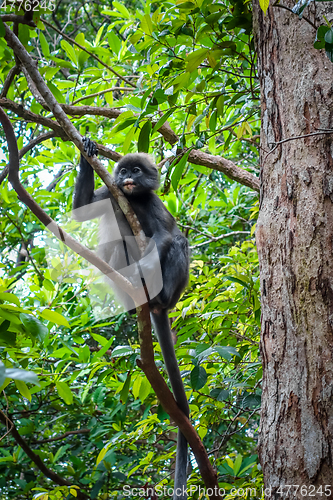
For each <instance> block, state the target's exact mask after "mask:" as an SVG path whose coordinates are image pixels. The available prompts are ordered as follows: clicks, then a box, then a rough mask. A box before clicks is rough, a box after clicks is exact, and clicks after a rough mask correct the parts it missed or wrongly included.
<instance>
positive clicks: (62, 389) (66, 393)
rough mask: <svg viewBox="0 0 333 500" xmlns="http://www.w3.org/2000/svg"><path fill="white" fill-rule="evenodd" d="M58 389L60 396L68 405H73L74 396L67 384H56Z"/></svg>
mask: <svg viewBox="0 0 333 500" xmlns="http://www.w3.org/2000/svg"><path fill="white" fill-rule="evenodd" d="M56 387H57V391H58V394H59V396H60V397H61V399H63V400H64V401H65V403H66V404H67V405H71V404H72V403H73V394H72V391H71V390H70V388H69V386H68V384H67V383H66V382H56Z"/></svg>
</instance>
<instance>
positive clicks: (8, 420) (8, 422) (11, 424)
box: [0, 410, 14, 441]
mask: <svg viewBox="0 0 333 500" xmlns="http://www.w3.org/2000/svg"><path fill="white" fill-rule="evenodd" d="M0 414H1V415H2V416H3V417H4V418H5V419H6V423H5V425H6V427H7V429H8V424H9V425H10V427H9V429H8V430H7V432H6V433H5V434H4V435H3V436H1V438H0V441H2V440H3V439H5V437H6V436H7V435H8V434H9V433H10V432H11V431H12V429H13V427H14V424H13V422H12V421H11V420H10V419H9V418H8V417H7V415H6V414H5V413H3V411H1V410H0Z"/></svg>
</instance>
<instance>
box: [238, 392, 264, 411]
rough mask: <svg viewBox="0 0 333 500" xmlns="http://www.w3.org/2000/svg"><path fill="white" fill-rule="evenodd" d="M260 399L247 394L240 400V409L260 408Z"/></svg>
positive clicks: (254, 395)
mask: <svg viewBox="0 0 333 500" xmlns="http://www.w3.org/2000/svg"><path fill="white" fill-rule="evenodd" d="M260 405H261V397H260V396H259V395H258V394H247V395H246V396H245V397H244V398H243V400H242V408H260Z"/></svg>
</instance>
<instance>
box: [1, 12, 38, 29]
mask: <svg viewBox="0 0 333 500" xmlns="http://www.w3.org/2000/svg"><path fill="white" fill-rule="evenodd" d="M0 17H1V19H2V20H3V21H4V22H6V23H18V24H27V25H28V26H31V27H32V28H36V24H35V23H34V21H33V20H32V19H26V18H25V17H24V16H17V15H16V14H4V15H3V16H0Z"/></svg>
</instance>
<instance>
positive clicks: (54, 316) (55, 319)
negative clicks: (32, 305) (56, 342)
mask: <svg viewBox="0 0 333 500" xmlns="http://www.w3.org/2000/svg"><path fill="white" fill-rule="evenodd" d="M40 315H41V317H42V318H44V319H47V320H48V321H51V322H52V323H55V324H56V325H61V326H66V327H67V328H69V323H68V321H67V319H66V318H64V316H62V314H59V313H57V312H56V311H51V309H44V310H43V311H42V312H41V313H40Z"/></svg>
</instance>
